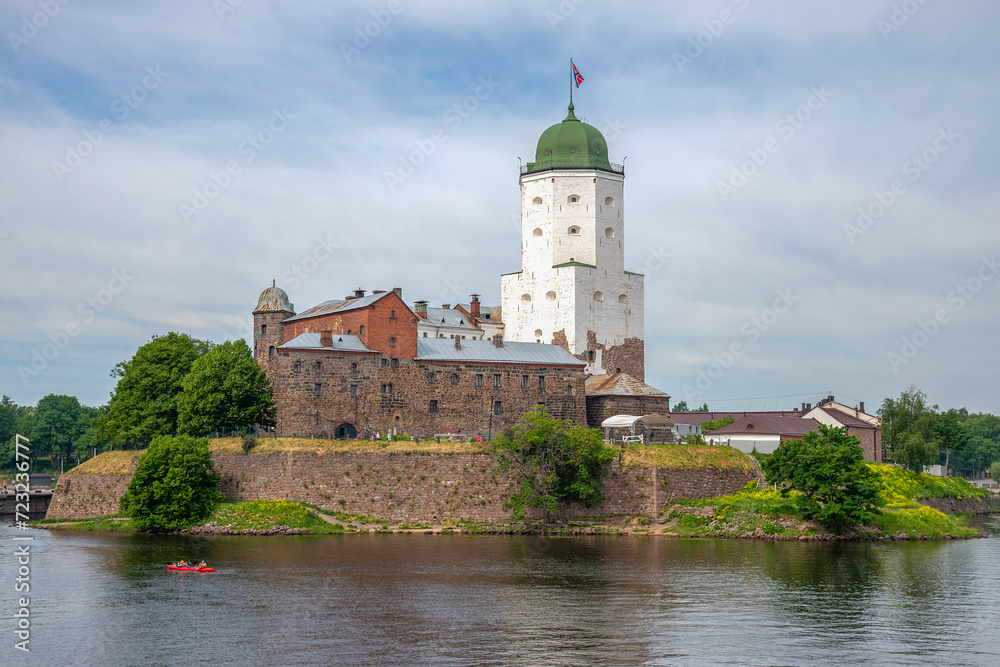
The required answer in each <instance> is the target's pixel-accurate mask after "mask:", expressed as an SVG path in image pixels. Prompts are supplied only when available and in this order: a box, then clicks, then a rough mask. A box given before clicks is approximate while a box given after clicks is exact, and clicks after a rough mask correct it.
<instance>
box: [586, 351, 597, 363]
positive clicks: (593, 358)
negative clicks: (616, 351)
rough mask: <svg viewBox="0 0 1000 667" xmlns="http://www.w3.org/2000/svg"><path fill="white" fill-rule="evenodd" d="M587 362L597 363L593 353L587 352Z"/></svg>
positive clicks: (595, 354) (595, 355)
mask: <svg viewBox="0 0 1000 667" xmlns="http://www.w3.org/2000/svg"><path fill="white" fill-rule="evenodd" d="M587 361H589V362H590V363H594V362H595V361H597V353H596V352H594V351H593V350H589V351H588V352H587Z"/></svg>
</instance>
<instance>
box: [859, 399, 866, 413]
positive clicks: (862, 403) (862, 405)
mask: <svg viewBox="0 0 1000 667" xmlns="http://www.w3.org/2000/svg"><path fill="white" fill-rule="evenodd" d="M860 405H861V412H862V414H864V411H865V402H864V401H861V403H860Z"/></svg>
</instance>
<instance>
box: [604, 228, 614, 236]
mask: <svg viewBox="0 0 1000 667" xmlns="http://www.w3.org/2000/svg"><path fill="white" fill-rule="evenodd" d="M614 237H615V230H614V228H612V227H608V228H606V229H605V230H604V238H606V239H613V238H614Z"/></svg>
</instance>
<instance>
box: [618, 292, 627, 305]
mask: <svg viewBox="0 0 1000 667" xmlns="http://www.w3.org/2000/svg"><path fill="white" fill-rule="evenodd" d="M618 303H628V297H627V296H625V295H624V294H619V295H618Z"/></svg>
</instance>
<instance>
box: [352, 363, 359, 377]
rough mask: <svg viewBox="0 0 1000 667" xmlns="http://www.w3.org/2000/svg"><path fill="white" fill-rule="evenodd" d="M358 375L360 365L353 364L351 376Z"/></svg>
mask: <svg viewBox="0 0 1000 667" xmlns="http://www.w3.org/2000/svg"><path fill="white" fill-rule="evenodd" d="M357 374H358V365H357V364H351V375H357Z"/></svg>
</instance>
